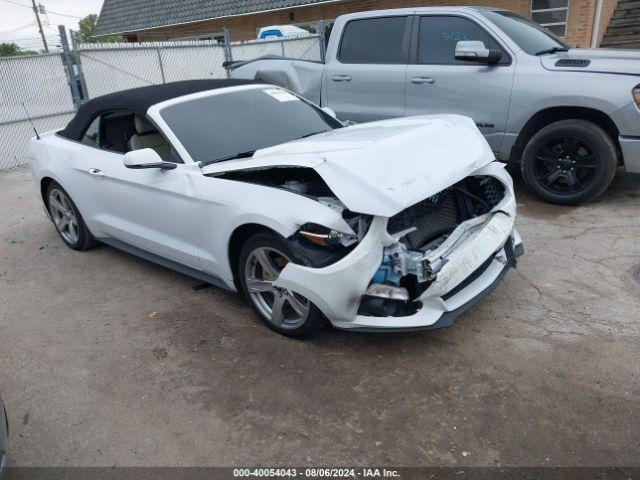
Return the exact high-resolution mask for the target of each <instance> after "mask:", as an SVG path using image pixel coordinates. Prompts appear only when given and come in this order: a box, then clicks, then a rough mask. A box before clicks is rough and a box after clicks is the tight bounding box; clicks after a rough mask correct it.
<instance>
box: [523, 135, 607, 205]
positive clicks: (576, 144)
mask: <svg viewBox="0 0 640 480" xmlns="http://www.w3.org/2000/svg"><path fill="white" fill-rule="evenodd" d="M598 160H599V159H598V155H597V153H596V151H595V149H594V148H593V147H592V146H591V145H589V144H588V143H587V142H586V141H584V140H583V139H580V138H576V137H560V138H555V139H553V140H550V141H548V142H547V143H545V144H544V145H543V146H542V148H540V150H538V153H537V154H536V156H535V163H534V171H535V176H536V180H537V181H538V182H539V184H540V185H541V186H542V187H543V188H544V189H546V190H548V191H549V192H551V193H555V194H561V195H567V194H571V195H572V194H576V193H579V192H582V191H584V190H585V189H587V188H588V187H589V186H591V184H592V183H593V181H594V180H595V179H596V178H597V174H598V169H599V161H598Z"/></svg>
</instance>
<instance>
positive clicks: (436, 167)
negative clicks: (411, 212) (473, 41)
mask: <svg viewBox="0 0 640 480" xmlns="http://www.w3.org/2000/svg"><path fill="white" fill-rule="evenodd" d="M493 160H494V155H493V153H492V151H491V149H490V147H489V145H488V144H487V142H486V140H485V139H484V137H483V136H482V135H481V134H480V132H479V131H478V129H477V127H476V126H475V124H474V122H473V120H471V119H470V118H468V117H463V116H460V115H437V116H436V115H423V116H419V117H408V118H398V119H393V120H384V121H380V122H371V123H366V124H362V125H356V126H351V127H347V128H341V129H337V130H333V131H331V132H328V133H324V134H320V135H314V136H312V137H309V138H306V139H302V140H297V141H294V142H289V143H285V144H282V145H278V146H275V147H271V148H266V149H263V150H259V151H257V152H256V153H255V154H254V156H253V157H252V158H249V159H240V160H233V161H230V162H223V163H218V164H213V165H209V166H207V167H205V168H203V173H204V174H205V175H206V174H216V173H220V172H229V171H234V170H246V169H266V168H270V167H278V166H280V167H283V166H300V167H309V168H314V169H315V170H316V171H317V172H318V174H319V175H320V176H321V177H322V178H323V180H324V181H325V182H326V183H327V185H328V186H329V188H331V190H332V191H333V193H335V194H336V196H337V197H338V198H339V199H340V200H341V201H342V203H344V204H345V206H346V207H347V208H348V209H349V210H351V211H353V212H358V213H366V214H371V215H379V216H385V217H390V216H393V215H395V214H396V213H399V212H400V211H402V210H404V209H405V208H407V207H409V206H411V205H413V204H415V203H418V202H419V201H421V200H423V199H425V198H427V197H430V196H431V195H434V194H436V193H438V192H440V191H442V190H444V189H445V188H447V187H449V186H451V185H452V184H454V183H456V182H458V181H460V180H461V179H463V178H464V177H466V176H468V175H469V174H471V173H473V172H474V171H476V170H478V169H479V168H481V167H483V166H484V165H487V164H489V163H491V162H492V161H493Z"/></svg>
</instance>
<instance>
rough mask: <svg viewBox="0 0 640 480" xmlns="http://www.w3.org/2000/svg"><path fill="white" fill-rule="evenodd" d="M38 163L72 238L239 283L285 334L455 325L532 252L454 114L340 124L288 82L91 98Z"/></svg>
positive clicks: (33, 150)
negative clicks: (525, 249)
mask: <svg viewBox="0 0 640 480" xmlns="http://www.w3.org/2000/svg"><path fill="white" fill-rule="evenodd" d="M28 158H29V163H30V167H31V171H32V174H33V176H34V178H35V180H36V182H37V183H38V186H39V187H40V191H41V193H42V199H43V201H44V205H45V208H46V211H47V213H48V215H49V216H50V218H51V219H52V220H53V223H54V225H55V227H56V229H57V231H58V233H59V234H60V237H61V238H62V240H63V241H64V242H65V243H66V244H67V245H68V246H69V247H71V248H73V249H76V250H85V249H88V248H90V247H92V246H93V245H95V243H96V242H101V243H105V244H108V245H111V246H113V247H116V248H119V249H122V250H125V251H127V252H130V253H132V254H134V255H138V256H140V257H142V258H145V259H147V260H151V261H154V262H156V263H159V264H161V265H165V266H167V267H170V268H173V269H175V270H178V271H180V272H183V273H185V274H187V275H191V276H193V277H195V278H198V279H200V280H202V281H204V282H207V283H210V284H213V285H216V286H219V287H222V288H225V289H227V290H231V291H239V290H241V291H242V292H243V293H244V295H245V296H246V297H247V299H248V301H249V303H250V304H251V306H252V307H253V309H254V310H255V312H256V313H257V314H258V315H259V316H260V317H261V318H262V320H264V321H265V323H266V324H267V325H268V326H269V327H270V328H272V329H273V330H275V331H277V332H280V333H282V334H284V335H288V336H292V337H305V336H309V335H312V334H313V333H315V332H316V331H317V330H318V329H319V328H320V327H321V326H322V325H323V324H324V323H326V321H327V320H328V321H329V322H330V323H331V324H332V325H333V326H335V327H337V328H341V329H348V330H359V331H399V330H420V329H430V328H439V327H445V326H448V325H451V323H452V322H453V319H454V318H455V317H456V316H458V315H459V314H460V313H462V312H463V311H465V310H466V309H468V308H469V307H471V306H472V305H473V304H475V303H476V302H477V301H479V300H480V299H482V298H483V297H484V296H486V295H487V294H489V293H490V292H491V291H492V290H493V289H494V288H495V286H496V285H497V284H498V283H499V282H500V280H501V279H502V278H503V277H504V275H505V273H506V272H507V270H508V269H509V267H511V266H514V265H515V261H516V257H517V256H519V255H521V254H522V253H523V247H522V241H521V239H520V236H519V235H518V233H517V232H516V231H515V229H514V221H515V218H516V202H515V198H514V194H513V185H512V181H511V178H510V177H509V175H508V174H507V173H506V171H505V170H504V167H503V165H501V164H499V163H496V162H495V161H494V157H493V154H492V152H491V150H490V148H489V146H488V144H487V142H486V141H485V140H484V138H483V137H482V135H481V134H480V133H479V131H478V130H477V129H476V126H475V125H474V123H473V121H472V120H471V119H469V118H466V117H462V116H457V115H444V116H442V115H441V116H421V117H409V118H401V119H395V120H386V121H381V122H374V123H368V124H362V125H355V126H345V125H344V124H343V123H341V122H340V121H338V120H337V119H336V118H335V117H334V115H333V114H332V112H331V111H330V110H323V109H320V108H319V107H317V106H315V105H313V104H311V103H310V102H308V101H307V100H305V99H303V98H300V97H298V96H296V95H294V94H292V93H291V92H289V91H287V90H284V89H281V88H279V87H274V86H271V85H264V84H256V83H255V82H245V81H241V80H201V81H189V82H178V83H172V84H166V85H158V86H150V87H144V88H139V89H134V90H128V91H123V92H119V93H114V94H110V95H107V96H104V97H99V98H96V99H93V100H90V101H89V102H87V103H85V104H84V105H82V107H80V109H79V110H78V113H77V115H76V116H75V117H74V119H73V120H71V122H70V123H69V125H67V127H66V128H65V129H63V130H60V131H57V132H49V133H46V134H43V135H42V136H40V137H37V138H34V139H33V140H32V141H31V143H30V146H29V150H28Z"/></svg>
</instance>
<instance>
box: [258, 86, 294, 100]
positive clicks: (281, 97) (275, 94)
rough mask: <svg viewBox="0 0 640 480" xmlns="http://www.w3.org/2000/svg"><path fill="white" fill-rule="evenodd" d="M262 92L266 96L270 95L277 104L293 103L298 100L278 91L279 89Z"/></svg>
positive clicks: (282, 91) (287, 93)
mask: <svg viewBox="0 0 640 480" xmlns="http://www.w3.org/2000/svg"><path fill="white" fill-rule="evenodd" d="M264 92H265V93H266V94H267V95H271V96H272V97H273V98H275V99H276V100H278V101H279V102H293V101H296V100H299V99H298V97H296V96H295V95H291V94H290V93H289V92H285V91H284V90H280V89H279V88H269V89H268V90H264Z"/></svg>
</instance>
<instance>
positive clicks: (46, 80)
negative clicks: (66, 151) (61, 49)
mask: <svg viewBox="0 0 640 480" xmlns="http://www.w3.org/2000/svg"><path fill="white" fill-rule="evenodd" d="M74 113H75V107H74V104H73V99H72V96H71V91H70V89H69V82H68V80H67V74H66V72H65V69H64V65H63V63H62V58H61V56H60V55H59V54H50V55H33V56H24V57H9V58H0V171H2V170H8V169H11V168H14V167H18V166H21V165H24V164H25V161H26V159H25V152H26V146H27V141H28V140H29V138H31V137H32V136H34V133H33V128H32V126H31V122H30V120H29V117H30V118H31V120H32V121H33V124H34V125H35V127H36V129H37V130H38V132H40V133H43V132H46V131H48V130H52V129H56V128H60V127H61V126H63V125H65V124H66V123H67V122H68V121H69V120H70V119H71V117H72V116H73V114H74Z"/></svg>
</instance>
